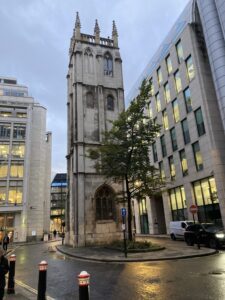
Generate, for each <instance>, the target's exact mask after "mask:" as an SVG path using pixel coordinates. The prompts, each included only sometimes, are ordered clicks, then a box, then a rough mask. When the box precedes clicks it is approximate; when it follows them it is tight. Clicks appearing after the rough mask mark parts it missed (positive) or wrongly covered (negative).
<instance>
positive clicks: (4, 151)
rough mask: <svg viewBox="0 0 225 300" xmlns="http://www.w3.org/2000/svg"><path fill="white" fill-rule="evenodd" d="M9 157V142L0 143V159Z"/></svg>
mask: <svg viewBox="0 0 225 300" xmlns="http://www.w3.org/2000/svg"><path fill="white" fill-rule="evenodd" d="M8 156H9V142H1V143H0V159H7V158H8Z"/></svg>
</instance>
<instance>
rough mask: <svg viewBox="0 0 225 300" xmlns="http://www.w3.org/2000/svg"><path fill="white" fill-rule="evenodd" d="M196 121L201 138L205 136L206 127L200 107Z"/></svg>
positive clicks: (196, 112) (196, 113)
mask: <svg viewBox="0 0 225 300" xmlns="http://www.w3.org/2000/svg"><path fill="white" fill-rule="evenodd" d="M195 121H196V125H197V130H198V135H199V136H201V135H203V134H205V125H204V120H203V116H202V110H201V107H199V108H198V109H197V110H196V111H195Z"/></svg>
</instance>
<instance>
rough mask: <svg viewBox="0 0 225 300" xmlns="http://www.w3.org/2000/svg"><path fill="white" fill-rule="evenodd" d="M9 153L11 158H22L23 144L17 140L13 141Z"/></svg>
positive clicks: (23, 152)
mask: <svg viewBox="0 0 225 300" xmlns="http://www.w3.org/2000/svg"><path fill="white" fill-rule="evenodd" d="M11 154H12V158H24V154H25V144H24V143H19V142H13V144H12V152H11Z"/></svg>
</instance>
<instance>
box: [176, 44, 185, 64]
mask: <svg viewBox="0 0 225 300" xmlns="http://www.w3.org/2000/svg"><path fill="white" fill-rule="evenodd" d="M176 51H177V59H178V62H179V63H180V62H181V61H182V59H184V52H183V48H182V44H181V41H179V42H178V43H177V44H176Z"/></svg>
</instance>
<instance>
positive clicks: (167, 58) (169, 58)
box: [166, 55, 173, 75]
mask: <svg viewBox="0 0 225 300" xmlns="http://www.w3.org/2000/svg"><path fill="white" fill-rule="evenodd" d="M166 68H167V72H168V75H170V74H171V73H172V71H173V67H172V61H171V57H170V55H168V56H167V57H166Z"/></svg>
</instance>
